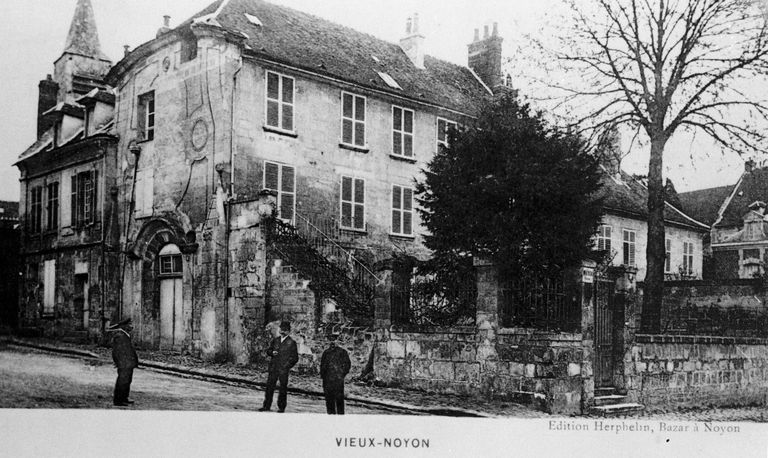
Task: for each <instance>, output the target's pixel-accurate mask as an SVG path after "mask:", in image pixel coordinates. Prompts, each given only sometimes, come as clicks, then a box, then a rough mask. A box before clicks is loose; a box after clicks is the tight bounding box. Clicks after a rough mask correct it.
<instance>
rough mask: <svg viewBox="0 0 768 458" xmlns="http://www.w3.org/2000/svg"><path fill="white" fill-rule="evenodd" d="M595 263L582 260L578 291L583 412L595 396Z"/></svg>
mask: <svg viewBox="0 0 768 458" xmlns="http://www.w3.org/2000/svg"><path fill="white" fill-rule="evenodd" d="M596 267H597V263H596V262H595V261H592V260H584V261H582V263H581V269H580V274H581V278H579V279H578V280H579V288H578V293H579V296H580V302H581V348H582V361H581V379H582V393H581V410H582V413H585V412H586V411H587V410H588V409H589V406H591V405H592V400H593V399H594V397H595V375H594V366H593V362H594V351H595V350H594V349H595V301H594V290H595V268H596Z"/></svg>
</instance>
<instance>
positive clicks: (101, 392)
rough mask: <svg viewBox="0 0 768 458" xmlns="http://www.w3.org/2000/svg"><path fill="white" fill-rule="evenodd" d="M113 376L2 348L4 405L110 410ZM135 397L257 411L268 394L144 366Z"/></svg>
mask: <svg viewBox="0 0 768 458" xmlns="http://www.w3.org/2000/svg"><path fill="white" fill-rule="evenodd" d="M115 374H116V372H115V369H114V368H113V367H112V365H111V364H107V363H105V362H103V361H101V360H87V359H80V358H70V357H64V356H57V355H51V354H47V353H42V352H35V351H26V350H18V349H13V350H11V349H3V350H2V351H0V408H47V409H50V408H66V409H106V408H109V409H112V408H114V407H113V406H112V389H113V387H114V382H115V376H116V375H115ZM275 397H277V393H275ZM131 398H132V399H134V400H135V401H136V404H135V405H134V406H133V407H130V408H131V409H146V410H195V411H249V410H250V411H253V410H256V409H258V408H259V407H260V406H261V401H262V399H263V398H264V392H263V391H261V390H257V389H254V388H250V387H238V386H230V385H224V384H220V383H213V382H208V381H204V380H198V379H194V378H182V377H179V376H174V375H168V374H163V373H159V372H155V371H151V370H144V369H141V368H140V369H138V370H137V371H136V372H135V373H134V379H133V384H132V385H131ZM272 408H273V410H276V409H277V407H276V406H274V405H273V407H272ZM347 410H348V413H350V414H391V413H393V412H391V411H388V410H386V409H383V408H372V407H368V406H363V405H360V404H353V403H348V405H347ZM288 411H289V412H303V413H323V414H324V413H325V404H324V401H323V400H322V399H320V398H317V397H311V396H301V395H294V394H289V395H288ZM398 413H400V414H402V411H401V412H398Z"/></svg>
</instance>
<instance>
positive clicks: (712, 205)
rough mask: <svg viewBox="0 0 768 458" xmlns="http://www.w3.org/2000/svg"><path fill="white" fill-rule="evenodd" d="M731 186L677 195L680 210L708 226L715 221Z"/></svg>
mask: <svg viewBox="0 0 768 458" xmlns="http://www.w3.org/2000/svg"><path fill="white" fill-rule="evenodd" d="M731 190H733V185H728V186H718V187H716V188H707V189H699V190H698V191H689V192H681V193H679V194H678V197H679V198H680V204H681V205H682V210H683V211H684V212H686V213H687V214H689V215H691V216H692V217H693V218H695V219H697V220H699V221H701V222H702V223H705V224H709V225H710V226H711V225H712V224H714V223H715V221H717V213H718V211H719V210H720V207H721V206H722V205H723V202H725V199H727V198H728V196H729V195H730V194H731Z"/></svg>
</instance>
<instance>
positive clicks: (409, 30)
mask: <svg viewBox="0 0 768 458" xmlns="http://www.w3.org/2000/svg"><path fill="white" fill-rule="evenodd" d="M400 48H402V50H403V52H404V53H405V55H406V56H408V58H409V59H410V60H411V62H413V65H414V66H415V67H416V68H421V69H423V68H424V35H422V34H421V33H420V31H419V15H418V13H414V15H413V19H411V18H408V21H406V23H405V37H404V38H402V39H401V40H400Z"/></svg>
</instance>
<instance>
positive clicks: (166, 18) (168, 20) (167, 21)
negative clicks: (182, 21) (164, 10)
mask: <svg viewBox="0 0 768 458" xmlns="http://www.w3.org/2000/svg"><path fill="white" fill-rule="evenodd" d="M163 25H165V27H170V26H171V17H170V16H168V15H165V16H163Z"/></svg>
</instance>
